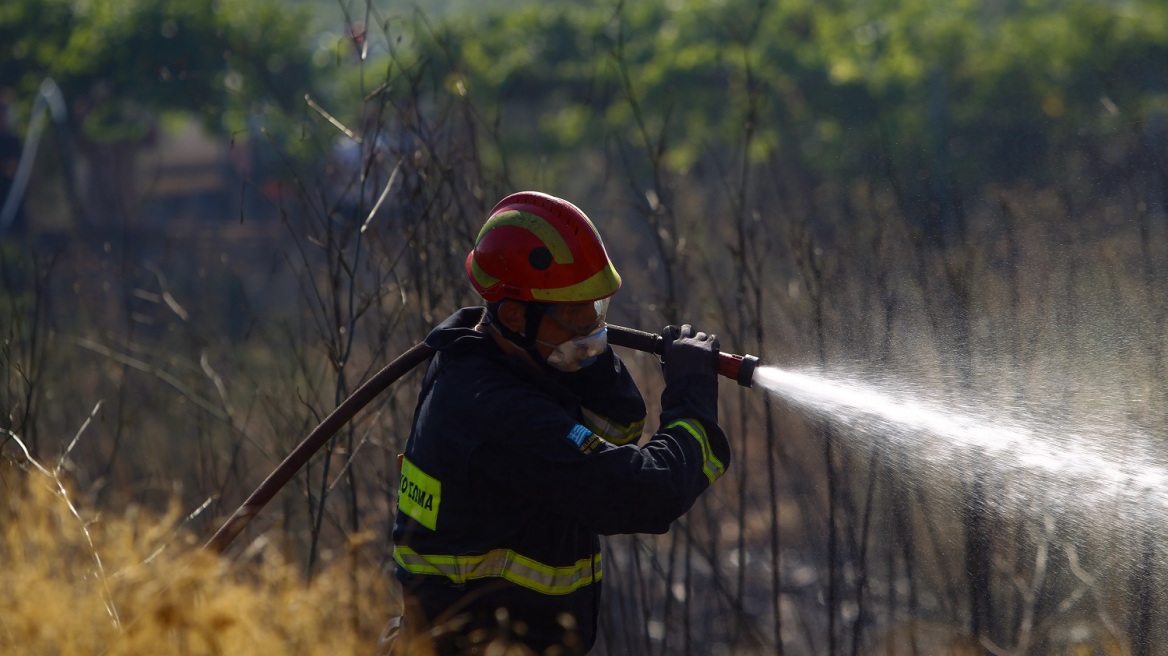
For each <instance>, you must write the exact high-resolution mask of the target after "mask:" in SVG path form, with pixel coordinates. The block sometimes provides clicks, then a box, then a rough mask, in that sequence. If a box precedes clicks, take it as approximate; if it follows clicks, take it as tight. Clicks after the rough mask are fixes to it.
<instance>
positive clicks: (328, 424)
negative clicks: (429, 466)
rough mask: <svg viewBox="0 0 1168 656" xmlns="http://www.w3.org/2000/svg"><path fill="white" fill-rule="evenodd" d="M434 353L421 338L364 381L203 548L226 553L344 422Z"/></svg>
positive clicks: (269, 476)
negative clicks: (236, 538) (242, 532)
mask: <svg viewBox="0 0 1168 656" xmlns="http://www.w3.org/2000/svg"><path fill="white" fill-rule="evenodd" d="M433 354H434V349H432V348H430V347H429V346H426V343H425V342H419V343H418V344H416V345H414V346H413V348H411V349H410V350H408V351H406V352H405V353H402V354H401V355H399V356H398V357H397V359H396V360H394V361H393V362H390V363H389V364H387V365H385V368H384V369H382V370H381V371H379V372H377V374H375V375H374V376H373V377H372V378H370V379H369V380H367V381H365V384H364V385H362V386H361V387H358V388H357V391H355V392H353V393H352V394H350V395H349V398H347V399H345V400H344V402H343V403H341V404H340V405H339V406H337V409H336V410H333V411H332V413H331V414H329V416H327V417H325V418H324V421H322V422H320V425H319V426H317V427H316V428H315V429H313V431H312V432H311V433H309V434H308V437H306V438H304V441H303V442H301V443H300V444H299V445H298V446H297V447H296V448H295V449H293V450H292V453H289V454H288V457H287V458H284V462H281V463H280V465H279V466H278V467H276V468H275V469H274V470H273V471H272V473H271V474H268V477H267V478H266V479H264V482H263V483H261V484H260V486H259V487H257V488H256V490H255V492H252V493H251V496H249V497H248V498H247V501H244V502H243V505H241V506H240V507H239V509H238V510H236V511H235V512H234V513H233V514H232V515H231V517H230V518H229V519H228V520H227V521H226V522H224V524H223V526H222V527H220V528H219V530H218V531H216V532H215V535H213V536H211V539H210V540H208V541H207V544H206V545H205V546H204V548H205V549H209V550H211V551H214V552H215V553H223V551H224V550H225V549H227V546H228V545H230V544H231V541H232V540H234V539H235V537H236V536H237V535H239V533H240V532H241V531H243V529H244V528H245V527H246V526H247V525H248V524H249V523H250V522H251V520H252V519H254V518H255V516H256V515H258V514H259V512H260V511H261V510H263V508H264V506H265V505H267V503H268V502H269V501H271V500H272V497H274V496H276V493H277V492H279V491H280V489H281V488H283V487H284V486H285V485H287V484H288V481H290V480H292V477H293V476H295V475H296V472H298V471H300V468H301V467H303V466H304V464H305V463H307V462H308V460H309V458H311V457H312V455H313V454H314V453H316V452H317V451H319V450H320V447H322V446H324V443H325V442H327V441H328V440H329V438H331V437H332V436H333V435H334V434H336V432H337V431H338V430H340V428H341V426H344V425H345V424H346V423H348V422H349V420H350V419H352V418H353V416H354V415H356V414H357V412H358V411H360V410H361V408H364V407H365V406H366V405H368V404H369V402H370V401H372V400H373V399H374V397H376V396H377V395H378V394H381V393H382V392H383V391H385V388H387V387H389V386H390V385H392V384H393V383H394V382H395V381H397V379H399V378H401V377H402V376H404V375H406V374H407V373H409V372H410V371H412V370H413V369H414V367H417V366H418V365H419V364H421V363H423V362H425V361H426V360H428V359H429V358H430V356H431V355H433Z"/></svg>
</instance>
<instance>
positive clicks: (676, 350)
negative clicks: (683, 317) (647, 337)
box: [661, 323, 718, 385]
mask: <svg viewBox="0 0 1168 656" xmlns="http://www.w3.org/2000/svg"><path fill="white" fill-rule="evenodd" d="M661 337H662V338H664V340H665V352H664V354H663V355H662V361H663V364H664V367H665V384H666V385H668V384H669V383H670V382H672V381H675V380H679V379H681V378H684V377H685V376H689V375H690V374H702V375H709V376H717V375H718V338H717V337H716V336H714V335H707V334H706V333H699V332H697V331H696V330H694V327H693V326H691V325H689V324H688V323H687V324H685V325H683V326H682V327H681V328H678V327H677V326H666V327H665V330H662V331H661Z"/></svg>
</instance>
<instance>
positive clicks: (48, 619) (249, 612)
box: [0, 461, 395, 655]
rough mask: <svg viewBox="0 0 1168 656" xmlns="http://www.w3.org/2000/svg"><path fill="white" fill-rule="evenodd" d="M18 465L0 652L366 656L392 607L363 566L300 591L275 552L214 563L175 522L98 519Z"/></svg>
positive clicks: (299, 582) (4, 561)
mask: <svg viewBox="0 0 1168 656" xmlns="http://www.w3.org/2000/svg"><path fill="white" fill-rule="evenodd" d="M26 463H27V461H26ZM27 464H29V465H31V466H29V467H28V468H27V469H26V470H25V471H21V469H19V468H17V467H13V466H12V465H11V464H10V463H7V462H4V461H0V526H2V529H0V536H2V539H0V654H13V655H16V654H110V655H121V654H192V655H194V654H232V655H243V654H265V655H268V654H330V655H331V654H373V653H374V649H375V647H374V645H375V642H376V638H377V634H378V632H379V630H380V628H381V626H382V625H383V624H384V622H385V620H386V618H387V617H388V616H389V614H390V613H391V612H392V610H393V608H394V606H395V604H394V603H393V601H392V599H391V596H390V591H389V589H388V588H389V586H388V581H387V580H386V578H387V577H386V576H384V575H383V574H380V573H378V572H377V571H374V568H371V567H367V568H365V569H366V570H368V571H361V570H360V569H359V568H357V567H355V566H353V565H352V560H351V559H349V558H339V559H337V560H336V561H335V562H334V563H332V564H331V565H330V566H328V567H327V568H326V569H325V570H324V571H323V572H321V573H320V574H318V575H316V576H315V577H314V579H313V581H312V582H311V584H306V583H305V580H304V576H303V573H302V570H301V568H300V567H298V566H297V565H296V564H292V563H288V562H285V561H284V560H282V559H281V558H280V557H279V554H278V552H277V550H276V549H271V548H258V549H256V550H255V551H256V552H257V553H254V554H252V555H251V556H250V557H248V558H246V559H240V560H237V561H234V562H233V561H230V560H228V559H225V558H220V557H218V556H215V555H213V554H211V553H208V552H206V551H204V550H203V549H202V548H201V547H200V541H199V540H198V539H196V538H195V536H192V535H190V534H189V533H184V532H183V531H182V530H180V528H179V527H178V519H179V518H180V514H179V513H178V512H177V511H174V510H172V512H170V513H168V514H167V515H166V516H162V517H159V516H155V515H151V514H149V513H146V512H144V511H142V510H141V509H136V508H127V509H125V510H124V511H123V512H121V513H120V514H111V513H110V512H109V511H106V512H103V513H100V514H99V513H97V512H95V511H93V510H91V509H88V508H86V507H84V504H83V503H80V502H78V501H77V500H76V499H72V498H71V495H69V494H68V493H67V491H66V487H65V486H64V485H62V484H61V482H60V481H59V480H58V478H57V477H56V476H54V473H53V472H51V471H47V470H44V469H40V468H38V467H37V466H35V465H32V463H27Z"/></svg>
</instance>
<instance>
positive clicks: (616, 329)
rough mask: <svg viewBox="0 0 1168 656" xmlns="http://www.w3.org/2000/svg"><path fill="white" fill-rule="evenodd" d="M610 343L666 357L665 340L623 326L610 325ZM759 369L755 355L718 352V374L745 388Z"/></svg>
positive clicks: (752, 383)
mask: <svg viewBox="0 0 1168 656" xmlns="http://www.w3.org/2000/svg"><path fill="white" fill-rule="evenodd" d="M608 343H609V344H612V345H614V346H623V347H625V348H631V349H634V350H637V351H642V352H644V353H654V354H656V355H665V340H664V339H663V338H662V337H661V335H658V334H656V333H647V332H645V331H643V330H634V329H632V328H625V327H623V326H614V325H612V324H609V325H608ZM756 368H758V358H757V357H755V356H753V355H735V354H733V353H723V352H721V351H719V352H718V374H719V375H721V376H725V377H726V378H729V379H730V380H733V381H735V382H737V383H738V384H739V385H741V386H743V387H752V386H753V385H754V370H755V369H756Z"/></svg>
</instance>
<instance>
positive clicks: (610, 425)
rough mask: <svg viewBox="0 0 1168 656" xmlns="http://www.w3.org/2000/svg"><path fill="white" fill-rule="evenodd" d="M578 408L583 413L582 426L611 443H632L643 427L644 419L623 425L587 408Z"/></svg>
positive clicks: (639, 435) (637, 437) (638, 436)
mask: <svg viewBox="0 0 1168 656" xmlns="http://www.w3.org/2000/svg"><path fill="white" fill-rule="evenodd" d="M580 410H581V413H582V414H583V415H584V427H585V428H587V429H588V430H590V431H592V432H593V433H595V434H596V435H598V436H600V439H602V440H604V441H605V442H609V443H611V444H632V443H633V442H636V441H637V440H638V439H639V438H640V437H641V431H642V430H644V428H645V420H644V419H641V420H639V421H635V422H633V423H631V424H628V425H625V424H620V423H617V422H615V421H613V420H611V419H609V418H607V417H604V416H602V415H598V414H596V413H595V412H592V411H591V410H589V409H588V408H581V409H580Z"/></svg>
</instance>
